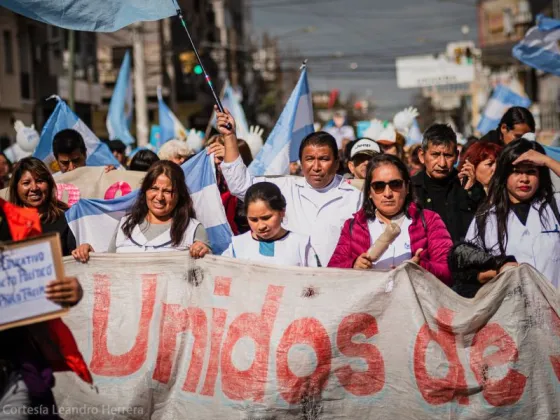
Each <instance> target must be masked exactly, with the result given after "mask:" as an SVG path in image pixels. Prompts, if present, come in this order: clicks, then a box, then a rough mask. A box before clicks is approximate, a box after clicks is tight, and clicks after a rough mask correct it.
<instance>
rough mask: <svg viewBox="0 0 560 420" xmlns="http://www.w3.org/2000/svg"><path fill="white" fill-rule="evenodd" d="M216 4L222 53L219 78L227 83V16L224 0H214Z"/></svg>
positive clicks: (219, 60) (221, 81)
mask: <svg viewBox="0 0 560 420" xmlns="http://www.w3.org/2000/svg"><path fill="white" fill-rule="evenodd" d="M212 5H213V6H214V16H215V19H216V20H215V23H216V26H217V27H218V30H219V31H220V50H219V51H220V53H219V59H218V60H217V61H218V70H219V73H218V79H219V80H220V83H222V84H223V83H225V81H226V79H227V78H228V74H227V60H226V57H227V52H226V49H227V46H228V33H227V28H226V18H225V10H224V0H214V1H213V2H212Z"/></svg>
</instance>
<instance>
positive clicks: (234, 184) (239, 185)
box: [209, 108, 253, 200]
mask: <svg viewBox="0 0 560 420" xmlns="http://www.w3.org/2000/svg"><path fill="white" fill-rule="evenodd" d="M215 110H216V120H217V125H218V131H219V132H220V134H221V135H222V136H224V145H225V153H224V161H223V162H222V164H221V165H220V168H221V170H222V174H223V175H224V178H225V180H226V182H227V185H228V188H229V191H230V192H231V194H232V195H234V196H235V197H237V198H239V199H240V200H243V199H244V198H245V193H246V192H247V189H249V187H250V186H251V185H253V177H252V176H251V174H249V170H248V169H247V167H246V166H245V164H244V163H243V160H242V159H241V156H240V154H239V147H238V146H237V136H236V135H235V120H234V119H233V117H232V116H231V114H230V113H229V111H228V110H225V112H220V111H218V109H217V108H215ZM228 124H229V125H230V128H228V127H227V125H228ZM211 152H212V149H211V148H210V149H209V153H211Z"/></svg>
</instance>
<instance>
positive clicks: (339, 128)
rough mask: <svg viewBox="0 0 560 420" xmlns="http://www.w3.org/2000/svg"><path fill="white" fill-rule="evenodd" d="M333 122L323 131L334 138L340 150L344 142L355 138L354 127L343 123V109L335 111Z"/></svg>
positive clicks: (344, 117) (344, 118) (344, 120)
mask: <svg viewBox="0 0 560 420" xmlns="http://www.w3.org/2000/svg"><path fill="white" fill-rule="evenodd" d="M333 122H334V125H333V126H332V127H325V128H324V131H326V132H327V133H329V134H330V135H331V136H333V137H334V138H335V140H336V145H337V147H338V150H342V149H343V148H344V146H345V143H346V142H349V141H352V140H355V139H356V135H355V134H354V128H352V126H350V125H348V124H345V122H346V115H345V114H344V111H336V112H335V113H334V116H333Z"/></svg>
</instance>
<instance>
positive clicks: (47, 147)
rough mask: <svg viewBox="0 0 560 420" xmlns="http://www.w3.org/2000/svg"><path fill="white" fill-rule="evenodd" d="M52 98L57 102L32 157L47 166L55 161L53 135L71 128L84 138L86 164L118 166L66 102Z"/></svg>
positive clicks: (103, 144)
mask: <svg viewBox="0 0 560 420" xmlns="http://www.w3.org/2000/svg"><path fill="white" fill-rule="evenodd" d="M54 98H55V99H56V100H57V101H58V103H57V104H56V108H55V109H54V111H53V113H52V115H51V116H50V118H49V119H48V121H47V122H46V123H45V126H44V127H43V131H41V138H40V139H39V144H38V145H37V148H36V149H35V151H34V152H33V157H36V158H38V159H41V160H42V161H43V162H45V164H46V165H47V166H50V165H51V164H52V163H53V162H54V161H55V158H54V155H53V151H52V144H53V139H54V136H55V135H56V133H58V132H59V131H62V130H65V129H67V128H71V129H73V130H76V131H77V132H78V133H80V134H81V135H82V137H83V139H84V143H85V144H86V149H87V160H86V164H87V166H105V165H113V166H115V167H117V168H118V167H119V166H120V164H119V162H118V161H117V159H115V157H114V156H113V154H112V153H111V150H109V147H108V146H107V145H106V144H105V143H103V142H102V141H101V140H99V139H98V138H97V136H96V135H95V134H93V132H92V131H91V130H90V129H89V128H88V126H87V125H85V124H84V122H83V121H82V120H80V119H79V118H78V116H77V115H76V114H74V112H72V110H71V109H70V108H69V107H68V105H66V102H64V101H63V100H62V99H60V98H59V97H58V96H55V97H54Z"/></svg>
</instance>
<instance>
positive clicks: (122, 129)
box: [107, 51, 134, 146]
mask: <svg viewBox="0 0 560 420" xmlns="http://www.w3.org/2000/svg"><path fill="white" fill-rule="evenodd" d="M131 112H132V80H131V78H130V51H127V52H126V54H125V55H124V59H123V62H122V64H121V69H120V70H119V76H118V78H117V83H116V84H115V89H114V90H113V96H112V97H111V102H110V103H109V113H108V114H107V131H108V132H109V139H110V140H117V139H118V140H121V141H122V142H123V143H124V144H126V145H128V146H129V145H131V144H132V143H134V137H132V135H131V134H130V131H129V128H130V118H129V116H130V115H131Z"/></svg>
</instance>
